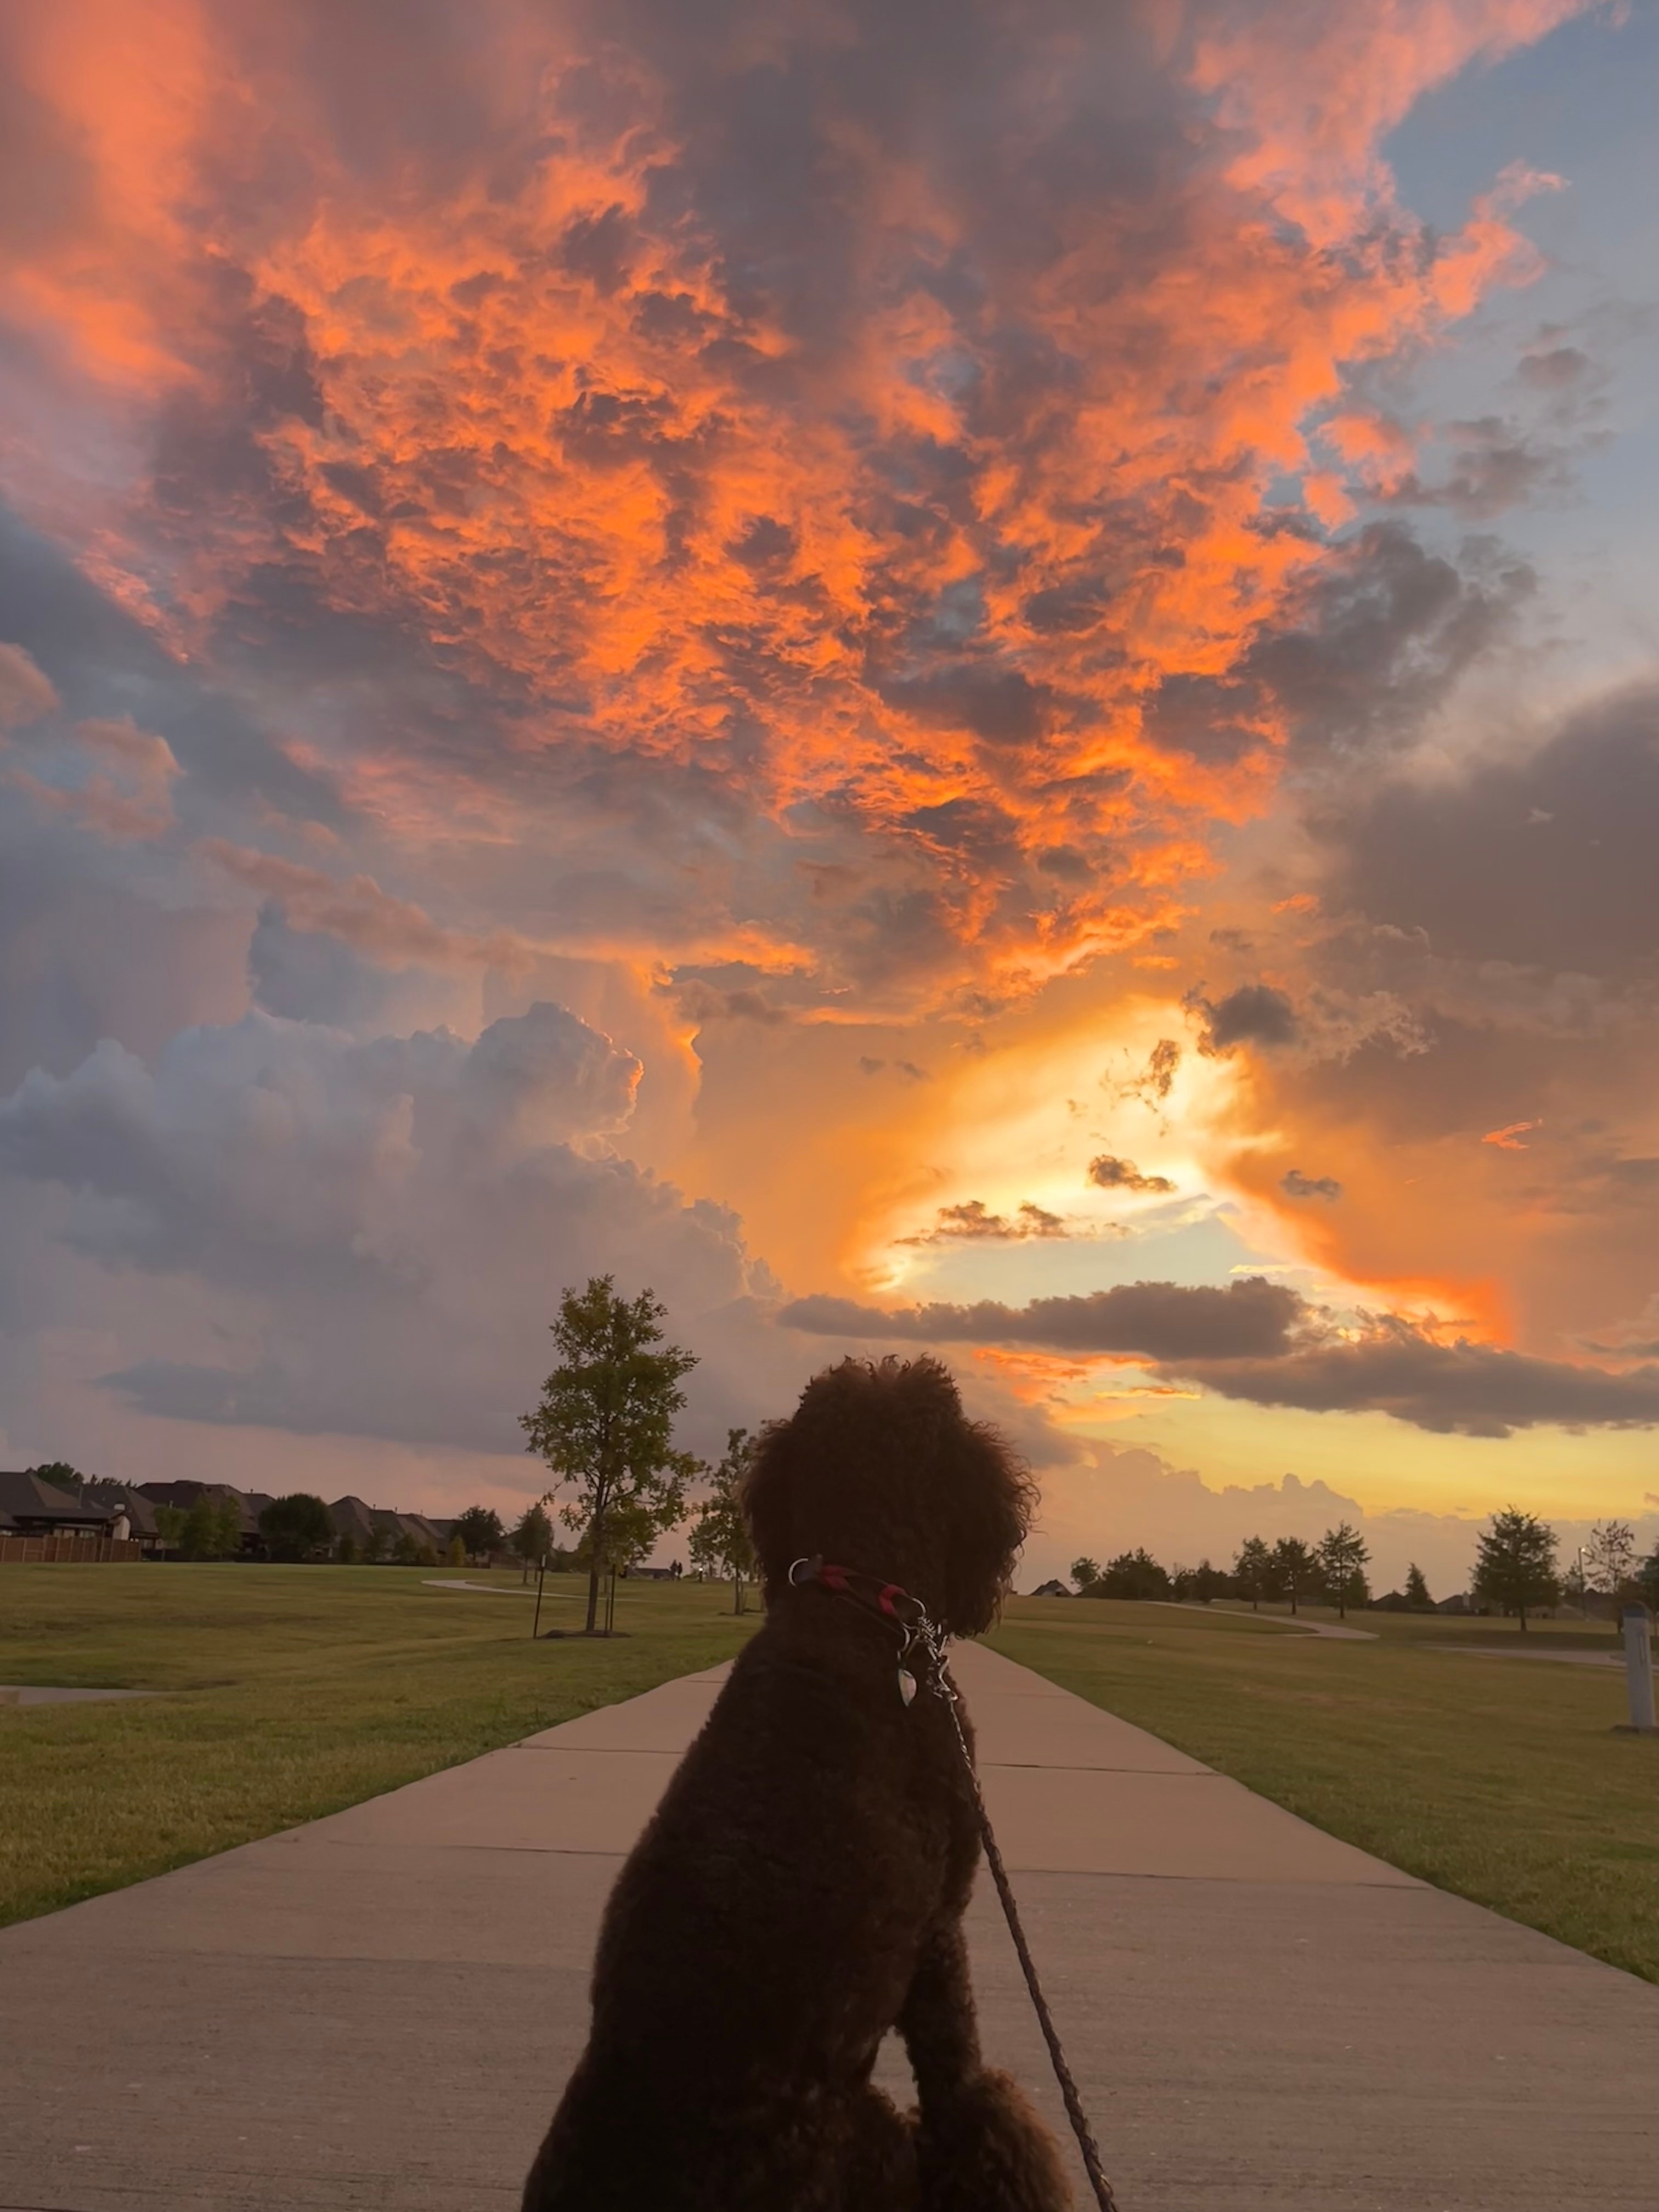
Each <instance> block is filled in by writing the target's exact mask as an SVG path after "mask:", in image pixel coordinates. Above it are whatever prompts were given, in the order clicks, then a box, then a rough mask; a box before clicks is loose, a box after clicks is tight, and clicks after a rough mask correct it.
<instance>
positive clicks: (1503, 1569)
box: [1473, 1505, 1560, 1635]
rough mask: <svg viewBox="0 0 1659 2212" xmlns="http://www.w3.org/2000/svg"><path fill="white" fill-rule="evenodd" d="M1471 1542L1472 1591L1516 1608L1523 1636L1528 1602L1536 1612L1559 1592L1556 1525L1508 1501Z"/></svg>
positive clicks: (1507, 1609) (1511, 1610)
mask: <svg viewBox="0 0 1659 2212" xmlns="http://www.w3.org/2000/svg"><path fill="white" fill-rule="evenodd" d="M1475 1547H1476V1548H1475V1565H1474V1585H1473V1587H1474V1594H1475V1595H1476V1596H1477V1597H1483V1598H1485V1599H1486V1600H1487V1601H1488V1602H1489V1603H1491V1604H1493V1605H1498V1606H1501V1607H1503V1609H1504V1612H1505V1613H1518V1614H1519V1615H1520V1618H1521V1629H1522V1634H1523V1635H1524V1634H1525V1632H1526V1626H1527V1609H1528V1607H1531V1608H1532V1610H1533V1611H1534V1613H1535V1612H1537V1611H1539V1610H1540V1608H1541V1607H1544V1606H1548V1605H1553V1604H1554V1603H1555V1601H1556V1599H1557V1598H1558V1597H1559V1595H1560V1584H1559V1582H1558V1581H1557V1579H1556V1573H1555V1531H1554V1529H1553V1528H1551V1527H1549V1525H1548V1523H1547V1522H1543V1521H1541V1520H1540V1519H1539V1518H1538V1516H1537V1515H1536V1514H1535V1513H1522V1511H1521V1510H1520V1509H1519V1508H1518V1507H1517V1506H1514V1505H1510V1506H1508V1507H1506V1508H1505V1509H1504V1511H1503V1512H1502V1513H1494V1514H1493V1515H1492V1526H1491V1528H1486V1529H1483V1530H1482V1531H1481V1532H1480V1535H1479V1536H1478V1537H1477V1538H1476V1540H1475Z"/></svg>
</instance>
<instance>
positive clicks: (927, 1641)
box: [789, 1557, 1117, 2212]
mask: <svg viewBox="0 0 1659 2212" xmlns="http://www.w3.org/2000/svg"><path fill="white" fill-rule="evenodd" d="M789 1580H790V1582H791V1583H793V1584H794V1585H795V1586H796V1587H797V1588H799V1586H800V1585H801V1584H802V1583H809V1582H815V1583H822V1584H823V1588H824V1589H827V1590H829V1592H830V1593H831V1594H832V1595H834V1596H836V1597H844V1598H847V1599H848V1600H849V1601H851V1602H852V1603H853V1604H854V1605H856V1606H857V1607H859V1608H860V1611H861V1612H866V1613H867V1612H868V1611H870V1610H871V1608H872V1607H874V1609H875V1611H876V1612H877V1613H878V1614H880V1615H882V1616H883V1617H884V1618H885V1619H886V1620H890V1621H891V1622H892V1623H893V1624H894V1626H896V1628H898V1629H899V1630H901V1631H902V1636H903V1640H902V1644H901V1645H900V1648H899V1677H900V1681H901V1684H902V1683H903V1682H904V1681H905V1680H910V1681H912V1682H914V1681H915V1679H916V1674H915V1669H914V1668H907V1667H906V1665H905V1663H904V1662H905V1661H906V1660H907V1659H908V1658H909V1656H910V1655H911V1653H912V1652H913V1651H915V1650H916V1649H917V1648H918V1646H919V1647H920V1649H921V1653H922V1667H923V1669H924V1677H923V1679H924V1683H925V1686H926V1687H927V1689H929V1690H931V1691H932V1692H933V1695H934V1696H935V1697H936V1698H938V1699H940V1700H941V1702H942V1703H943V1704H944V1705H945V1710H946V1711H947V1712H948V1713H949V1714H950V1716H951V1726H952V1727H953V1728H954V1729H955V1730H956V1735H957V1745H958V1747H959V1748H960V1749H961V1752H962V1764H963V1770H964V1771H965V1772H966V1774H967V1777H968V1785H969V1789H970V1790H972V1791H973V1794H974V1810H975V1813H976V1814H978V1816H979V1833H980V1841H981V1843H982V1844H983V1845H984V1847H985V1858H986V1863H987V1865H988V1866H989V1868H990V1869H991V1879H992V1880H993V1881H994V1882H995V1884H996V1886H997V1895H998V1896H999V1897H1000V1899H1001V1900H1002V1911H1003V1917H1004V1918H1005V1919H1006V1921H1007V1923H1008V1933H1009V1935H1010V1936H1012V1938H1013V1942H1014V1949H1015V1951H1016V1952H1017V1953H1018V1957H1019V1965H1020V1971H1021V1972H1022V1973H1023V1974H1024V1977H1025V1986H1026V1989H1027V1990H1029V1991H1030V1998H1031V2004H1032V2008H1033V2009H1034V2010H1035V2012H1036V2016H1037V2025H1038V2027H1041V2029H1042V2039H1043V2041H1044V2042H1045V2043H1046V2044H1047V2045H1048V2059H1049V2063H1050V2064H1051V2065H1052V2066H1053V2068H1054V2079H1055V2081H1057V2082H1058V2083H1059V2084H1060V2099H1061V2101H1062V2102H1063V2104H1064V2105H1065V2106H1066V2118H1067V2119H1068V2120H1069V2121H1070V2122H1071V2124H1072V2133H1073V2135H1074V2136H1076V2137H1077V2147H1078V2149H1079V2153H1080V2154H1081V2155H1082V2159H1083V2170H1084V2172H1085V2173H1086V2174H1087V2175H1088V2177H1089V2186H1090V2187H1091V2189H1092V2190H1093V2191H1094V2197H1095V2203H1096V2204H1097V2206H1098V2207H1099V2212H1117V2199H1116V2198H1115V2197H1114V2196H1113V2194H1112V2185H1111V2183H1110V2182H1109V2180H1108V2179H1106V2173H1105V2169H1104V2168H1103V2166H1102V2165H1101V2162H1100V2150H1099V2147H1098V2146H1097V2143H1096V2142H1095V2138H1094V2131H1093V2130H1092V2129H1091V2127H1090V2125H1089V2119H1088V2115H1087V2114H1086V2113H1085V2111H1084V2109H1083V2100H1082V2099H1081V2098H1080V2097H1079V2094H1078V2090H1077V2083H1076V2082H1075V2081H1073V2078H1072V2069H1071V2068H1070V2067H1069V2066H1068V2065H1067V2064H1066V2053H1065V2051H1064V2049H1063V2048H1062V2046H1061V2044H1060V2031H1059V2030H1058V2029H1057V2028H1056V2027H1055V2026H1054V2015H1052V2014H1051V2013H1050V2011H1049V2010H1048V2000H1047V1998H1046V1997H1045V1996H1043V1994H1042V1984H1041V1983H1040V1982H1039V1981H1038V1980H1037V1971H1036V1963H1035V1961H1034V1960H1033V1959H1032V1957H1031V1950H1030V1945H1029V1944H1028V1943H1027V1942H1026V1941H1025V1930H1024V1927H1023V1926H1022V1925H1021V1923H1020V1917H1019V1908H1018V1905H1016V1904H1015V1902H1014V1892H1013V1886H1012V1883H1011V1882H1010V1881H1009V1880H1008V1869H1007V1868H1006V1866H1005V1865H1004V1864H1003V1863H1002V1853H1001V1852H1000V1850H998V1849H997V1839H996V1837H995V1835H994V1833H993V1832H992V1828H991V1816H990V1814H988V1813H987V1811H986V1809H985V1793H984V1792H983V1790H981V1788H980V1786H979V1772H978V1770H977V1769H976V1768H975V1765H974V1754H973V1753H972V1752H971V1751H969V1748H968V1737H967V1734H966V1731H965V1730H964V1729H963V1725H962V1714H961V1711H960V1705H961V1692H959V1691H958V1690H957V1686H956V1684H955V1682H954V1681H953V1680H951V1669H950V1666H949V1663H948V1662H947V1661H946V1659H945V1641H946V1638H945V1631H944V1630H943V1629H942V1628H940V1627H939V1626H938V1625H937V1623H935V1622H934V1621H933V1620H931V1619H930V1618H929V1616H928V1612H927V1607H926V1606H925V1605H923V1603H922V1602H921V1599H920V1598H916V1597H912V1596H911V1595H910V1593H909V1592H908V1590H906V1589H901V1588H900V1586H899V1585H898V1583H884V1582H882V1581H881V1580H880V1579H879V1577H877V1576H875V1575H862V1574H860V1573H858V1572H857V1571H855V1570H854V1569H853V1568H850V1567H837V1566H834V1565H830V1564H829V1563H828V1562H827V1561H825V1560H824V1559H823V1558H822V1557H819V1558H815V1559H797V1560H796V1561H795V1563H794V1565H793V1566H792V1567H791V1568H790V1570H789ZM858 1583H866V1584H868V1585H869V1586H870V1595H869V1596H868V1597H867V1598H866V1596H865V1595H862V1594H861V1593H860V1590H859V1589H856V1588H855V1587H854V1585H855V1584H858ZM905 1702H906V1703H907V1704H908V1702H909V1699H908V1697H906V1699H905Z"/></svg>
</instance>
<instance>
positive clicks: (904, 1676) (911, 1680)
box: [898, 1667, 916, 1705]
mask: <svg viewBox="0 0 1659 2212" xmlns="http://www.w3.org/2000/svg"><path fill="white" fill-rule="evenodd" d="M898 1686H899V1695H900V1697H901V1698H902V1699H903V1700H904V1702H905V1704H906V1705H908V1704H909V1702H910V1700H911V1699H912V1698H914V1697H915V1694H916V1678H915V1675H914V1674H908V1673H907V1672H906V1670H905V1669H904V1668H902V1667H901V1668H899V1670H898Z"/></svg>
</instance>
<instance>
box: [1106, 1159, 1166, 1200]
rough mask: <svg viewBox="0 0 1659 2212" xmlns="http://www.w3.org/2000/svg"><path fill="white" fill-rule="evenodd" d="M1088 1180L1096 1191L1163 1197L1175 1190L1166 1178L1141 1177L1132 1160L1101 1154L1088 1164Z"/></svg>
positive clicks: (1159, 1176)
mask: <svg viewBox="0 0 1659 2212" xmlns="http://www.w3.org/2000/svg"><path fill="white" fill-rule="evenodd" d="M1089 1180H1090V1182H1091V1183H1093V1184H1094V1186H1095V1188H1096V1189H1097V1190H1133V1191H1139V1192H1143V1193H1147V1192H1152V1193H1156V1194H1158V1195H1159V1196H1163V1195H1164V1194H1167V1193H1169V1192H1170V1191H1172V1190H1173V1189H1174V1188H1175V1185H1174V1184H1173V1183H1172V1182H1170V1178H1169V1176H1161V1175H1143V1174H1142V1173H1141V1171H1140V1170H1139V1168H1138V1167H1137V1166H1136V1165H1135V1164H1134V1162H1133V1160H1121V1159H1118V1158H1116V1157H1115V1155H1114V1154H1113V1153H1111V1152H1103V1153H1102V1154H1101V1155H1100V1157H1099V1158H1098V1159H1093V1160H1091V1161H1090V1163H1089Z"/></svg>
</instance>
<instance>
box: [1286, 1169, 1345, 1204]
mask: <svg viewBox="0 0 1659 2212" xmlns="http://www.w3.org/2000/svg"><path fill="white" fill-rule="evenodd" d="M1279 1188H1280V1190H1282V1191H1283V1192H1284V1194H1285V1197H1286V1198H1329V1199H1336V1198H1340V1197H1341V1195H1342V1186H1341V1184H1340V1182H1338V1181H1337V1179H1336V1177H1335V1176H1309V1175H1304V1174H1303V1172H1302V1170H1301V1169H1300V1168H1291V1170H1289V1171H1288V1172H1287V1173H1286V1174H1285V1175H1282V1176H1280V1177H1279Z"/></svg>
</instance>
